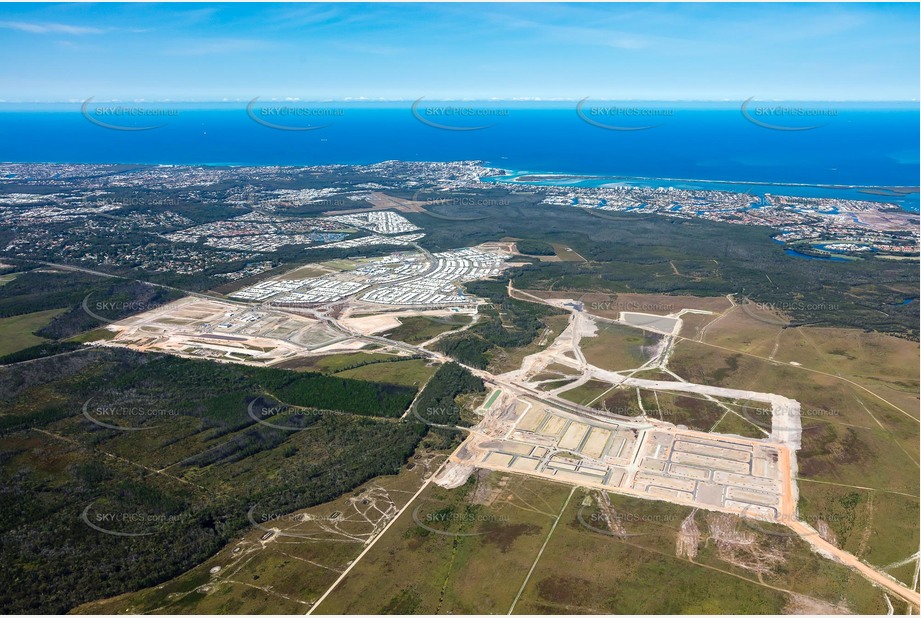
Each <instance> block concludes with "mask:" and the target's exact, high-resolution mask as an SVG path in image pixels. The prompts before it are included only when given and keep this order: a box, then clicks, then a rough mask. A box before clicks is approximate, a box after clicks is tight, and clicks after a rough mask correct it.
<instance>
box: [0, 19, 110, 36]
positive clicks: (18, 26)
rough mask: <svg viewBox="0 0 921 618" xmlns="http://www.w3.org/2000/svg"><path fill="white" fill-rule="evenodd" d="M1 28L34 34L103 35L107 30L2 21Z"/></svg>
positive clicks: (44, 23)
mask: <svg viewBox="0 0 921 618" xmlns="http://www.w3.org/2000/svg"><path fill="white" fill-rule="evenodd" d="M0 28H5V29H7V30H19V31H20V32H30V33H32V34H74V35H84V34H102V33H103V32H105V30H101V29H99V28H89V27H86V26H72V25H70V24H56V23H50V22H28V21H0Z"/></svg>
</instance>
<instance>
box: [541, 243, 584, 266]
mask: <svg viewBox="0 0 921 618" xmlns="http://www.w3.org/2000/svg"><path fill="white" fill-rule="evenodd" d="M550 246H551V247H553V251H554V252H555V253H556V257H558V258H560V261H561V262H584V261H585V258H583V257H582V256H581V255H579V254H578V253H576V252H575V251H574V250H573V249H572V248H571V247H567V246H566V245H559V244H554V243H550Z"/></svg>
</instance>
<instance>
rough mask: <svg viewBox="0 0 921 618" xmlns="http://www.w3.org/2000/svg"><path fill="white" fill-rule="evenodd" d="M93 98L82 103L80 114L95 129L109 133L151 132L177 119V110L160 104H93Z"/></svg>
mask: <svg viewBox="0 0 921 618" xmlns="http://www.w3.org/2000/svg"><path fill="white" fill-rule="evenodd" d="M93 98H94V97H90V98H88V99H86V100H85V101H83V103H82V104H81V105H80V113H81V114H82V115H83V117H84V118H85V119H86V120H88V121H89V122H91V123H92V124H94V125H95V126H97V127H101V128H103V129H109V130H110V131H128V132H133V131H152V130H154V129H160V128H163V127H165V126H166V125H167V124H168V123H169V122H170V121H171V120H175V119H176V118H178V117H179V113H180V111H179V108H177V107H166V106H164V105H162V104H153V103H144V102H132V103H113V102H106V103H103V102H93Z"/></svg>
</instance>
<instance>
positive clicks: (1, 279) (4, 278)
mask: <svg viewBox="0 0 921 618" xmlns="http://www.w3.org/2000/svg"><path fill="white" fill-rule="evenodd" d="M17 274H18V273H9V274H6V275H0V285H4V284H6V283H9V282H10V281H12V280H13V279H15V278H16V275H17Z"/></svg>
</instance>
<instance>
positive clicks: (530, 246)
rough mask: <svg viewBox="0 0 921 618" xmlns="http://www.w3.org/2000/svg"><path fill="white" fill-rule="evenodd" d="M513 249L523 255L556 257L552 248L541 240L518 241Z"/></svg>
mask: <svg viewBox="0 0 921 618" xmlns="http://www.w3.org/2000/svg"><path fill="white" fill-rule="evenodd" d="M515 247H516V248H517V249H518V251H520V252H521V253H524V254H525V255H556V251H554V250H553V246H552V245H551V244H550V243H548V242H543V241H541V240H528V239H525V240H518V241H516V242H515Z"/></svg>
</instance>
